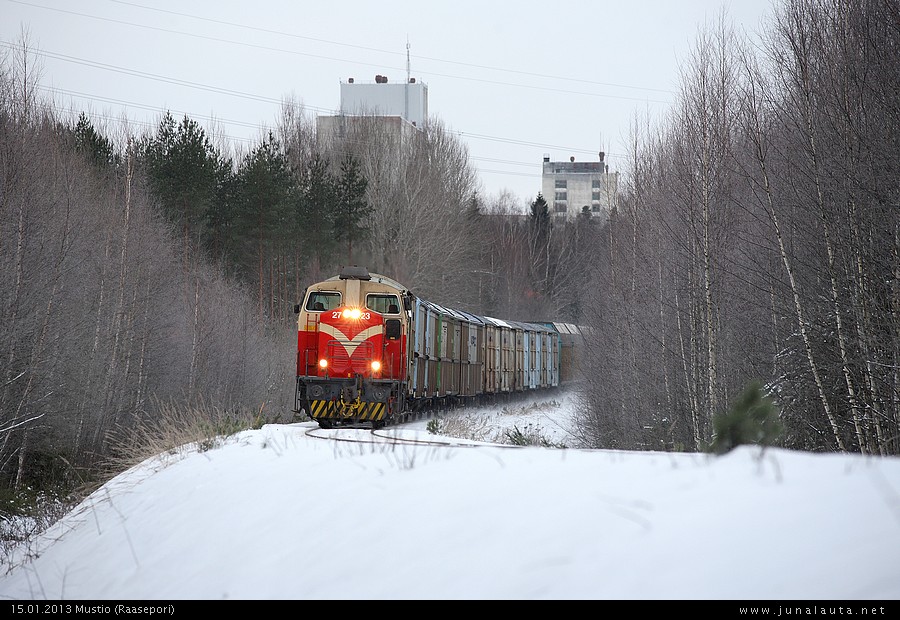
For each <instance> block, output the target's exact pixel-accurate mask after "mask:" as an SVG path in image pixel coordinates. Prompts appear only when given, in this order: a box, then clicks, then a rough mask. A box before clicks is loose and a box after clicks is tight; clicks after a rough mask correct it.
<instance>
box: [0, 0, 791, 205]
mask: <svg viewBox="0 0 900 620" xmlns="http://www.w3.org/2000/svg"><path fill="white" fill-rule="evenodd" d="M773 2H778V0H684V1H680V2H673V1H671V0H634V1H632V2H623V1H622V0H615V1H608V0H570V1H569V2H566V3H562V4H556V5H553V4H548V3H547V2H545V1H541V2H538V1H533V0H515V1H514V2H513V1H506V2H496V1H494V2H484V1H483V0H479V1H475V0H453V1H452V2H445V1H443V0H436V1H433V2H421V1H416V2H412V1H391V0H382V1H379V2H372V1H370V0H365V1H363V0H345V1H344V2H340V3H337V2H306V1H296V0H257V1H254V2H247V1H246V0H215V1H213V0H177V1H175V0H153V1H151V0H134V1H125V0H78V1H75V2H73V1H68V0H67V1H63V0H28V1H25V0H0V44H2V45H3V46H4V47H6V48H7V50H6V51H8V46H10V45H13V44H15V43H16V42H19V41H20V40H21V35H22V32H23V29H26V30H27V32H28V39H29V41H30V43H31V46H32V47H33V49H34V50H35V51H37V52H40V54H41V56H40V63H41V65H42V79H41V84H42V86H44V87H45V88H51V89H53V90H54V91H55V92H56V94H57V97H58V100H59V101H60V102H61V103H62V104H63V106H64V107H70V106H71V107H72V108H73V109H74V110H75V112H76V114H77V112H78V111H81V110H86V111H88V112H89V113H90V114H91V116H92V118H94V119H96V120H95V123H96V124H97V125H101V124H102V119H103V118H104V117H110V118H112V119H119V118H121V116H122V115H123V114H127V117H128V119H129V120H130V121H131V122H132V123H142V122H143V123H150V124H152V126H155V125H156V123H157V122H158V119H159V117H160V115H161V113H162V112H163V111H165V110H171V111H172V113H173V114H174V115H175V117H176V119H180V118H181V117H182V116H184V114H187V115H189V116H190V117H191V118H193V119H195V120H197V121H198V122H200V123H201V124H202V125H204V126H205V127H209V119H210V118H211V117H214V118H215V119H216V121H217V123H218V124H219V126H220V128H221V129H222V131H224V133H226V134H227V135H229V136H231V137H232V138H233V139H234V140H236V141H238V142H237V143H238V144H243V145H244V147H245V148H246V147H247V146H249V145H251V144H253V143H255V142H256V141H257V140H258V137H259V135H260V131H261V128H265V127H269V128H271V127H274V126H275V124H276V122H277V118H278V116H279V110H280V108H281V102H282V101H283V100H284V99H285V98H288V97H290V98H293V99H295V100H296V101H298V102H301V103H303V104H304V105H305V107H306V108H307V109H308V110H310V112H311V113H315V114H332V113H334V112H335V111H336V110H337V109H338V107H339V105H340V83H341V82H342V81H346V80H347V78H350V77H353V78H355V79H356V80H357V81H360V82H365V81H374V77H375V75H376V74H381V75H386V76H387V77H388V78H389V80H391V81H398V82H402V81H404V80H405V79H406V78H407V57H408V58H409V76H411V77H415V78H416V79H417V80H418V81H420V82H424V83H425V84H426V85H427V86H428V107H429V113H430V115H431V116H432V117H437V118H439V119H440V120H441V121H442V122H443V123H444V124H445V126H446V127H447V128H448V129H449V130H451V131H453V132H455V133H457V134H458V135H460V136H461V137H462V139H463V140H464V142H465V144H466V145H467V146H468V148H469V152H470V156H471V160H472V163H473V164H474V165H475V166H476V167H477V168H478V170H479V177H480V179H481V181H482V183H483V188H482V190H483V193H484V194H485V195H487V196H494V195H497V194H499V193H500V192H501V191H503V190H508V191H509V192H512V193H513V194H515V195H516V196H518V197H520V198H521V201H523V202H524V201H528V200H531V199H533V198H534V196H535V195H536V194H537V192H538V191H540V187H541V161H542V159H543V156H544V155H545V154H547V155H549V156H550V157H551V159H552V160H554V161H562V160H568V159H569V157H571V156H574V157H575V158H576V159H577V160H583V161H596V159H597V154H598V153H599V152H600V151H604V152H605V153H607V154H608V156H607V162H608V163H609V164H610V170H624V165H625V163H624V161H623V157H622V154H623V153H624V149H625V147H624V143H623V140H626V139H627V136H628V132H629V126H630V125H631V123H632V121H633V119H634V117H635V114H637V113H641V114H649V115H650V116H651V118H660V117H662V116H664V115H665V113H666V110H667V109H668V108H669V106H670V105H671V104H672V102H673V101H674V99H675V96H676V95H675V90H676V89H677V85H678V81H679V80H678V71H679V66H680V65H681V64H682V63H683V62H684V61H685V59H686V58H687V55H688V53H689V52H690V49H691V46H692V45H693V42H694V40H695V35H696V33H697V30H698V28H700V27H702V26H703V25H704V24H708V23H709V22H710V20H715V19H716V18H717V17H718V16H719V14H720V13H721V12H722V11H723V10H724V11H725V12H726V15H727V16H728V19H729V20H731V21H732V22H733V23H734V24H735V26H736V27H738V28H742V29H745V30H747V31H748V32H751V33H752V32H755V31H757V30H759V27H760V24H761V20H763V19H765V18H766V17H767V16H769V15H770V14H771V10H772V6H773ZM552 7H555V8H552ZM551 8H552V11H551Z"/></svg>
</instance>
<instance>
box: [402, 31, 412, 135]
mask: <svg viewBox="0 0 900 620" xmlns="http://www.w3.org/2000/svg"><path fill="white" fill-rule="evenodd" d="M411 77H412V76H411V75H410V72H409V35H406V85H405V86H404V87H403V120H405V121H407V122H409V81H410V79H411Z"/></svg>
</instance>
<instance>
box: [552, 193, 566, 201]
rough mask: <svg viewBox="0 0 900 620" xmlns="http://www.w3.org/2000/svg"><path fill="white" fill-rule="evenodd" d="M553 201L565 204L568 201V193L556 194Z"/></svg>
mask: <svg viewBox="0 0 900 620" xmlns="http://www.w3.org/2000/svg"><path fill="white" fill-rule="evenodd" d="M553 199H554V200H556V201H557V202H559V201H563V202H565V201H566V193H565V192H556V195H555V196H554V197H553Z"/></svg>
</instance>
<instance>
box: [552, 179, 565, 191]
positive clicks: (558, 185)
mask: <svg viewBox="0 0 900 620" xmlns="http://www.w3.org/2000/svg"><path fill="white" fill-rule="evenodd" d="M555 187H556V189H566V180H565V179H556V185H555Z"/></svg>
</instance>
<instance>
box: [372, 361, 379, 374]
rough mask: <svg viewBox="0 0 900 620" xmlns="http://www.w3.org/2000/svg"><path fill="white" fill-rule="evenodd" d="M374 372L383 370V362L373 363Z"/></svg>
mask: <svg viewBox="0 0 900 620" xmlns="http://www.w3.org/2000/svg"><path fill="white" fill-rule="evenodd" d="M372 370H374V371H375V372H378V371H379V370H381V362H379V361H378V360H375V361H374V362H372Z"/></svg>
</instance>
